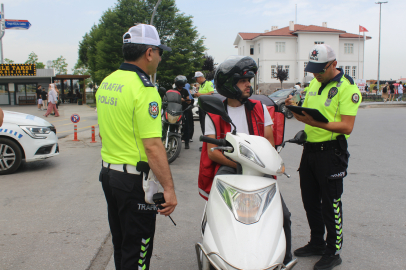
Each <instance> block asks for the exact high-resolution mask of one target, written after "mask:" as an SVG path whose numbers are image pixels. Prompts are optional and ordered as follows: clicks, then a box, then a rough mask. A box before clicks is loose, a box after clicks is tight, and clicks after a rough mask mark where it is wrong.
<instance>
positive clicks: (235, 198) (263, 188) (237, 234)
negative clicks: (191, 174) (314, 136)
mask: <svg viewBox="0 0 406 270" xmlns="http://www.w3.org/2000/svg"><path fill="white" fill-rule="evenodd" d="M199 106H200V107H201V108H203V110H204V111H206V112H210V113H213V114H217V115H220V116H221V117H222V118H223V119H224V120H225V121H226V122H228V123H230V124H231V125H233V126H234V124H233V123H232V121H231V119H230V117H229V116H228V114H227V112H226V111H225V109H224V105H223V103H222V102H221V101H220V100H219V99H218V98H216V97H211V96H202V97H200V98H199ZM303 134H304V135H303ZM200 140H201V141H205V142H208V143H212V144H216V145H218V147H215V148H212V149H211V151H214V150H215V149H220V150H223V151H224V155H225V156H226V157H229V158H231V159H233V160H234V161H236V162H237V164H239V166H238V167H239V168H238V169H237V174H236V175H218V176H216V177H215V178H214V180H213V184H212V188H211V192H210V195H209V200H208V202H207V204H206V207H205V211H204V213H203V219H202V225H201V229H202V237H203V242H202V243H197V244H196V254H197V261H198V266H199V269H200V270H212V269H216V270H222V269H224V270H235V269H244V270H247V269H252V270H253V269H256V270H271V269H277V270H280V269H292V268H293V266H294V265H295V264H296V262H297V261H296V260H294V261H292V262H290V263H289V264H288V265H283V259H284V257H285V249H286V240H285V233H284V230H283V213H282V203H281V197H280V193H279V186H278V182H277V181H276V180H274V179H273V178H269V176H268V177H266V175H282V174H285V175H286V176H288V175H287V174H286V173H285V165H284V163H283V161H282V158H281V157H280V155H279V153H278V152H277V151H276V150H275V148H274V147H272V145H271V144H270V143H269V142H268V140H267V139H265V138H263V137H260V136H252V135H247V134H243V133H236V132H235V126H234V131H233V132H229V133H227V134H226V137H225V139H222V140H216V139H213V138H209V137H204V136H201V138H200ZM304 140H305V133H304V132H299V133H298V134H297V135H296V136H295V139H293V140H290V141H289V142H294V143H298V144H301V143H303V142H304ZM284 145H285V143H283V145H282V147H281V148H280V150H281V149H282V148H283V146H284ZM280 150H279V152H280ZM288 177H289V176H288Z"/></svg>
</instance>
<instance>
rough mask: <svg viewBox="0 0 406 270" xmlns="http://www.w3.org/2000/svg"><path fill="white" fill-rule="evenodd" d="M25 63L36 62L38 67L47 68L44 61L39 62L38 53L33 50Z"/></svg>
mask: <svg viewBox="0 0 406 270" xmlns="http://www.w3.org/2000/svg"><path fill="white" fill-rule="evenodd" d="M24 64H34V65H35V66H36V68H37V69H43V68H45V65H44V63H42V62H38V55H37V54H36V53H35V52H31V53H30V54H29V55H28V59H27V61H25V63H24Z"/></svg>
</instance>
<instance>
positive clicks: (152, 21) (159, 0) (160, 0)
mask: <svg viewBox="0 0 406 270" xmlns="http://www.w3.org/2000/svg"><path fill="white" fill-rule="evenodd" d="M161 2H162V0H158V2H157V3H156V5H155V7H154V11H153V12H152V16H151V22H150V23H149V24H150V25H154V17H155V13H156V10H157V9H158V6H159V4H160V3H161ZM155 82H156V73H154V79H153V84H154V86H155Z"/></svg>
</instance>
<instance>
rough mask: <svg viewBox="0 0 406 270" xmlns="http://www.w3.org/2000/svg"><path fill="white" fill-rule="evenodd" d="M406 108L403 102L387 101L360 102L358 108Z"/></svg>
mask: <svg viewBox="0 0 406 270" xmlns="http://www.w3.org/2000/svg"><path fill="white" fill-rule="evenodd" d="M403 106H406V102H405V101H387V102H383V101H381V102H361V104H360V105H359V107H360V108H363V109H365V108H388V107H403Z"/></svg>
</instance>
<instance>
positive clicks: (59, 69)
mask: <svg viewBox="0 0 406 270" xmlns="http://www.w3.org/2000/svg"><path fill="white" fill-rule="evenodd" d="M52 67H53V68H54V69H55V71H56V74H66V73H67V72H68V63H66V59H65V58H64V57H63V56H62V55H61V56H59V57H58V58H57V59H56V60H52Z"/></svg>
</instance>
